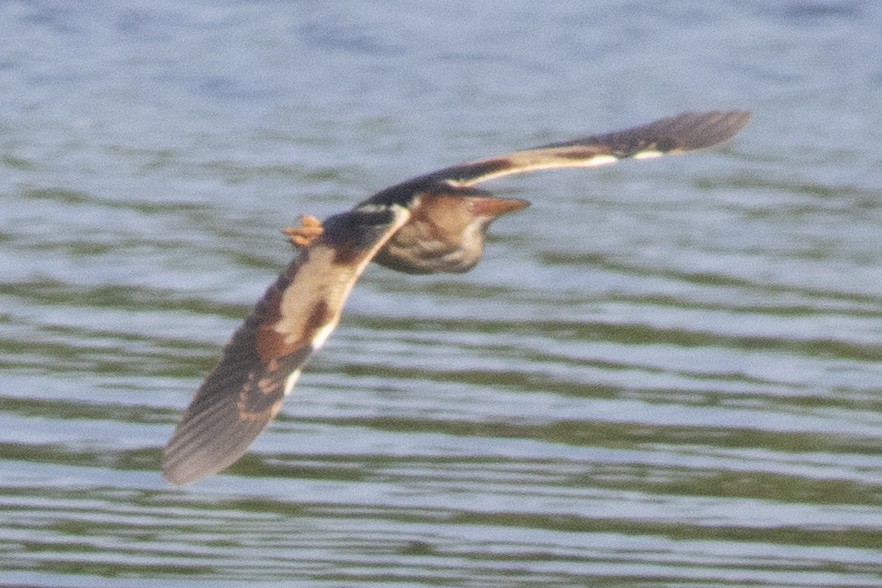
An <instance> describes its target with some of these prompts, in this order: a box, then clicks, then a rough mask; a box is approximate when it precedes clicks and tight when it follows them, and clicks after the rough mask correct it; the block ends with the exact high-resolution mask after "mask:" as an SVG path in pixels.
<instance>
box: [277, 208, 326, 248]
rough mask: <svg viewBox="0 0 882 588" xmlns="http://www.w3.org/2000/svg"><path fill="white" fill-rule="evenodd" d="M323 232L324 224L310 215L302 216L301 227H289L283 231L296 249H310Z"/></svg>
mask: <svg viewBox="0 0 882 588" xmlns="http://www.w3.org/2000/svg"><path fill="white" fill-rule="evenodd" d="M323 231H324V228H322V222H321V221H320V220H319V219H317V218H315V217H314V216H312V215H309V214H304V215H301V216H300V226H299V227H288V228H286V229H283V230H282V232H283V233H285V236H286V237H288V240H289V241H291V245H293V246H294V249H302V248H303V247H309V246H310V245H312V242H313V241H315V240H316V239H318V238H319V236H320V235H321V234H322V232H323Z"/></svg>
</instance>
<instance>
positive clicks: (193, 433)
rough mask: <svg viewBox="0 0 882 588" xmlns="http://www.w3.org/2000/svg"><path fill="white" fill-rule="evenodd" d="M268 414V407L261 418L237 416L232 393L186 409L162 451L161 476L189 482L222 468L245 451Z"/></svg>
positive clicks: (267, 419)
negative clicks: (193, 409)
mask: <svg viewBox="0 0 882 588" xmlns="http://www.w3.org/2000/svg"><path fill="white" fill-rule="evenodd" d="M272 412H273V413H274V411H272ZM271 418H272V414H271V412H270V411H267V414H266V415H264V417H262V418H251V419H241V418H239V416H238V406H237V402H236V400H235V397H234V396H226V397H223V398H218V399H216V401H215V402H214V403H212V404H210V405H208V406H206V407H204V410H202V411H201V412H197V413H191V412H189V411H188V413H187V414H186V415H185V416H184V419H183V420H182V421H181V424H180V425H179V426H178V428H177V430H176V431H175V434H174V436H172V438H171V440H169V442H168V445H166V447H165V451H164V452H163V456H162V475H163V477H164V478H165V479H166V480H168V481H169V482H172V483H173V484H189V483H191V482H195V481H197V480H199V479H201V478H204V477H205V476H209V475H211V474H216V473H218V472H220V471H222V470H224V469H226V468H227V467H229V466H230V465H232V464H233V462H235V461H236V460H237V459H239V458H240V457H241V456H242V455H243V454H244V453H245V452H246V451H248V447H249V446H250V445H251V443H252V441H254V439H255V438H256V437H257V436H258V435H259V434H260V432H261V431H262V430H263V428H264V427H265V426H266V424H267V423H268V422H269V421H270V420H271Z"/></svg>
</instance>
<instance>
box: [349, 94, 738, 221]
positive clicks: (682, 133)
mask: <svg viewBox="0 0 882 588" xmlns="http://www.w3.org/2000/svg"><path fill="white" fill-rule="evenodd" d="M749 121H750V112H747V111H744V110H729V111H710V112H685V113H683V114H678V115H676V116H671V117H668V118H662V119H659V120H657V121H655V122H651V123H649V124H645V125H641V126H638V127H633V128H630V129H625V130H623V131H615V132H612V133H606V134H603V135H592V136H589V137H583V138H581V139H576V140H574V141H566V142H562V143H551V144H549V145H543V146H541V147H534V148H533V149H525V150H523V151H515V152H514V153H510V154H508V155H501V156H497V157H491V158H489V159H481V160H479V161H472V162H468V163H462V164H459V165H454V166H452V167H447V168H444V169H441V170H438V171H436V172H432V173H430V174H426V175H423V176H418V177H416V178H413V179H410V180H407V181H406V182H403V183H401V184H397V185H395V186H392V187H390V188H387V189H385V190H383V191H381V192H379V193H377V194H375V195H374V196H372V197H371V198H370V199H368V200H366V201H365V204H367V203H371V204H386V205H389V204H393V203H394V204H399V205H401V206H408V205H409V204H410V202H411V200H412V199H413V198H414V195H415V194H417V193H419V191H420V190H421V189H423V188H425V187H426V186H431V185H437V184H440V183H446V184H448V185H450V186H455V187H468V186H474V185H475V184H479V183H481V182H486V181H487V180H492V179H493V178H498V177H501V176H507V175H510V174H520V173H526V172H531V171H538V170H543V169H554V168H562V167H597V166H601V165H608V164H611V163H615V162H616V161H618V160H620V159H625V158H627V157H633V158H635V159H648V158H652V157H659V156H661V155H666V154H674V153H683V152H685V151H693V150H695V149H702V148H704V147H710V146H712V145H716V144H717V143H722V142H723V141H727V140H729V139H731V138H732V137H734V136H735V135H736V134H737V133H738V131H740V130H741V129H743V128H744V127H745V126H746V125H747V123H748V122H749Z"/></svg>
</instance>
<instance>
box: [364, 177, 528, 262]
mask: <svg viewBox="0 0 882 588" xmlns="http://www.w3.org/2000/svg"><path fill="white" fill-rule="evenodd" d="M529 204H530V203H529V202H527V201H526V200H521V199H518V198H500V197H498V196H494V195H493V194H491V193H490V192H485V191H483V190H476V189H474V188H458V187H452V186H449V185H446V184H445V185H441V186H438V187H433V188H432V189H429V190H426V191H424V192H422V193H421V194H419V195H418V196H417V197H416V198H415V199H414V201H413V204H412V206H411V208H410V214H411V216H410V220H408V222H407V223H406V224H405V225H404V226H402V227H401V228H400V229H398V231H397V232H396V233H395V235H393V236H392V238H391V239H389V242H388V243H387V244H386V246H385V247H383V249H382V250H380V252H379V253H378V254H377V257H376V258H375V259H374V261H376V262H377V263H380V264H381V265H385V266H387V267H391V268H392V269H396V270H399V271H403V272H407V273H413V274H430V273H436V272H464V271H468V270H470V269H471V268H472V267H474V266H475V264H477V263H478V261H480V259H481V255H482V254H483V252H484V236H485V235H486V233H487V228H488V227H489V226H490V223H492V222H493V221H494V220H496V219H497V218H499V217H500V216H502V215H503V214H506V213H509V212H515V211H516V210H521V209H523V208H526V207H527V206H529Z"/></svg>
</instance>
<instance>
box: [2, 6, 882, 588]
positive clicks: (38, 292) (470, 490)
mask: <svg viewBox="0 0 882 588" xmlns="http://www.w3.org/2000/svg"><path fill="white" fill-rule="evenodd" d="M880 26H882V14H880V10H879V9H878V8H877V7H876V6H875V5H873V4H871V3H866V2H857V1H855V2H845V1H843V2H824V3H814V4H806V3H804V2H779V3H774V4H767V3H762V2H754V3H734V2H722V1H720V2H706V1H702V2H680V3H674V4H672V5H670V6H668V5H666V4H664V3H662V4H660V5H659V4H657V5H652V6H649V5H643V4H639V5H638V4H635V3H630V2H620V1H608V2H595V3H588V4H586V3H579V2H560V3H552V4H545V5H542V6H539V5H536V4H535V3H531V2H507V3H504V4H503V3H498V4H489V3H482V4H473V3H457V2H444V3H434V4H432V5H430V6H413V5H411V4H410V3H391V4H390V3H382V4H377V3H359V4H358V5H357V6H356V5H354V4H353V5H349V4H347V5H346V6H345V7H341V8H329V7H326V6H324V5H321V4H314V3H310V2H296V3H274V2H249V3H233V2H196V3H188V4H185V5H181V4H179V3H157V2H149V3H147V2H131V3H126V5H125V6H120V5H118V4H117V3H108V2H97V3H89V4H88V5H59V4H57V3H50V2H37V1H34V2H12V3H6V4H4V5H3V7H2V8H0V39H4V40H3V41H2V44H3V47H4V51H3V52H2V55H3V57H2V58H0V112H2V117H0V168H2V171H3V173H2V174H0V202H2V210H0V244H2V246H0V273H2V279H0V305H2V306H0V309H2V310H0V362H2V367H3V371H2V375H0V571H2V575H3V582H5V583H6V584H8V585H27V586H47V587H48V586H108V587H116V586H132V585H137V586H168V585H176V586H209V585H211V586H260V585H273V586H278V585H303V586H321V585H326V586H352V585H378V586H379V585H410V586H500V587H502V586H506V587H508V586H584V585H590V586H604V585H643V586H757V585H761V586H878V585H880V584H882V551H880V549H879V546H880V545H882V509H880V507H882V449H880V447H882V400H880V382H882V362H880V360H882V326H880V325H882V322H880V319H882V297H880V284H882V269H880V268H882V253H880V252H882V247H880V245H882V238H880V236H879V227H880V226H882V195H880V190H879V188H880V184H882V172H880V171H879V170H880V169H882V165H880V164H882V147H880V146H882V130H880V129H882V120H880V114H879V113H880V109H879V107H878V106H879V104H880V103H882V66H880V65H879V63H880V62H879V60H878V59H875V58H872V55H874V54H875V53H877V52H878V49H877V46H878V31H879V28H880ZM707 108H748V109H751V110H753V111H754V113H755V117H754V121H753V122H752V124H751V126H750V127H748V129H747V130H745V132H744V133H743V134H742V135H740V136H739V137H738V138H737V140H736V141H734V142H733V143H732V144H730V145H727V146H724V147H721V148H717V149H714V150H710V151H706V152H702V153H696V154H690V155H688V156H684V157H679V158H666V159H662V160H658V161H652V162H627V163H623V164H620V165H618V166H615V167H611V168H604V169H599V170H572V171H565V172H558V173H546V174H535V175H531V176H526V177H518V178H510V179H506V180H504V181H499V182H496V183H494V184H493V185H492V186H489V187H491V188H493V189H496V190H497V191H498V192H499V193H500V194H504V195H507V196H511V197H521V198H527V199H529V200H531V201H533V206H532V207H531V208H530V209H528V210H526V211H524V212H522V213H519V214H518V215H512V216H510V217H506V218H504V219H502V220H500V221H499V222H498V223H496V224H495V225H494V230H493V237H492V239H491V242H490V244H489V246H488V252H487V255H486V257H485V259H484V261H483V262H482V264H481V265H480V266H479V267H478V268H477V269H476V270H474V271H473V272H471V273H469V274H465V275H448V276H445V275H441V276H430V277H414V276H405V275H401V274H397V273H395V272H392V271H389V270H386V269H384V268H380V267H372V268H370V269H369V271H368V272H366V274H365V276H364V278H363V280H362V281H361V282H360V283H359V285H358V287H357V288H356V290H355V291H354V294H353V296H352V298H351V299H350V301H349V303H348V305H347V310H346V312H345V314H344V318H343V321H342V323H341V326H340V328H339V329H338V331H337V332H336V333H335V334H334V336H333V337H332V338H331V339H330V341H329V343H328V345H327V347H326V348H325V349H324V350H322V352H321V353H320V354H319V355H318V356H317V357H316V358H315V359H314V361H313V362H312V363H311V364H310V367H309V369H308V370H306V371H305V372H304V375H303V377H302V378H301V380H300V381H299V383H298V387H297V390H296V394H295V397H293V398H291V399H290V401H289V402H288V403H287V404H286V405H285V407H284V409H283V410H282V413H281V415H280V416H279V418H278V420H277V421H276V422H275V423H274V424H273V425H272V426H271V427H270V428H269V429H268V430H267V431H266V432H265V433H264V434H263V435H262V436H261V437H260V438H259V439H258V440H257V442H256V443H255V445H254V447H253V451H252V452H251V453H249V454H248V455H247V456H246V457H245V458H243V459H242V460H241V461H240V462H238V463H237V464H236V465H235V466H233V467H232V468H231V469H230V470H229V471H228V472H227V473H225V474H223V475H219V476H215V477H212V478H209V479H207V480H205V481H202V482H199V483H197V484H195V485H193V486H190V487H187V488H183V489H180V488H175V487H172V486H170V485H168V484H166V483H165V482H164V481H163V480H162V479H161V477H160V475H159V473H158V469H159V461H160V454H161V448H162V446H163V445H164V443H165V442H166V440H167V439H168V437H169V436H170V434H171V432H172V430H173V428H174V425H175V423H176V422H177V419H178V417H179V414H180V411H181V410H182V409H183V408H184V407H185V406H186V404H187V403H188V402H189V399H190V397H191V395H192V393H193V391H194V390H195V389H196V387H197V386H198V384H199V382H200V381H201V379H202V378H203V377H204V376H205V374H206V373H207V372H208V371H209V370H210V369H211V367H212V366H213V365H214V362H215V361H216V360H217V358H218V355H219V352H220V349H221V346H222V345H223V343H224V342H225V341H226V340H227V338H228V337H229V335H230V334H231V333H232V331H233V330H234V329H235V327H236V326H237V324H238V323H239V321H240V320H241V319H242V318H243V317H244V316H245V315H246V314H247V312H248V310H249V309H250V307H251V305H252V304H253V303H254V301H255V300H256V299H257V297H258V296H259V295H260V294H261V293H262V291H263V289H264V288H265V287H266V286H267V285H268V284H269V283H270V282H271V281H272V280H273V279H274V276H275V274H276V273H277V272H278V271H279V270H280V269H281V268H282V267H283V266H284V264H285V263H286V262H287V260H288V259H289V257H290V255H291V252H290V250H289V248H288V247H287V245H286V244H285V242H284V240H283V239H282V237H281V235H280V233H279V231H280V229H281V228H283V227H284V226H286V225H287V224H288V223H289V222H291V220H292V219H294V218H295V217H296V216H297V215H299V214H301V213H311V214H315V215H318V216H326V215H329V214H333V213H335V212H338V211H340V210H343V209H346V208H348V207H349V206H351V205H352V204H354V203H355V202H358V201H359V200H361V199H363V198H365V197H367V196H368V195H370V194H371V193H372V192H374V191H376V190H379V189H381V188H383V187H385V186H387V185H389V184H392V183H394V182H397V181H400V180H403V179H405V178H407V177H409V176H412V175H416V174H419V173H423V172H427V171H431V170H432V169H435V168H439V167H443V166H446V165H450V164H453V163H456V162H459V161H463V160H467V159H471V158H476V157H483V156H488V155H492V154H496V153H501V152H505V151H508V150H512V149H515V148H521V147H527V146H531V145H534V144H541V143H544V142H549V141H554V140H563V139H567V138H570V137H573V136H577V135H580V134H586V133H592V132H603V131H608V130H613V129H615V128H620V127H624V126H627V125H630V124H635V123H641V122H646V121H649V120H652V119H654V118H657V117H660V116H664V115H669V114H674V113H677V112H680V111H683V110H690V109H707Z"/></svg>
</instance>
